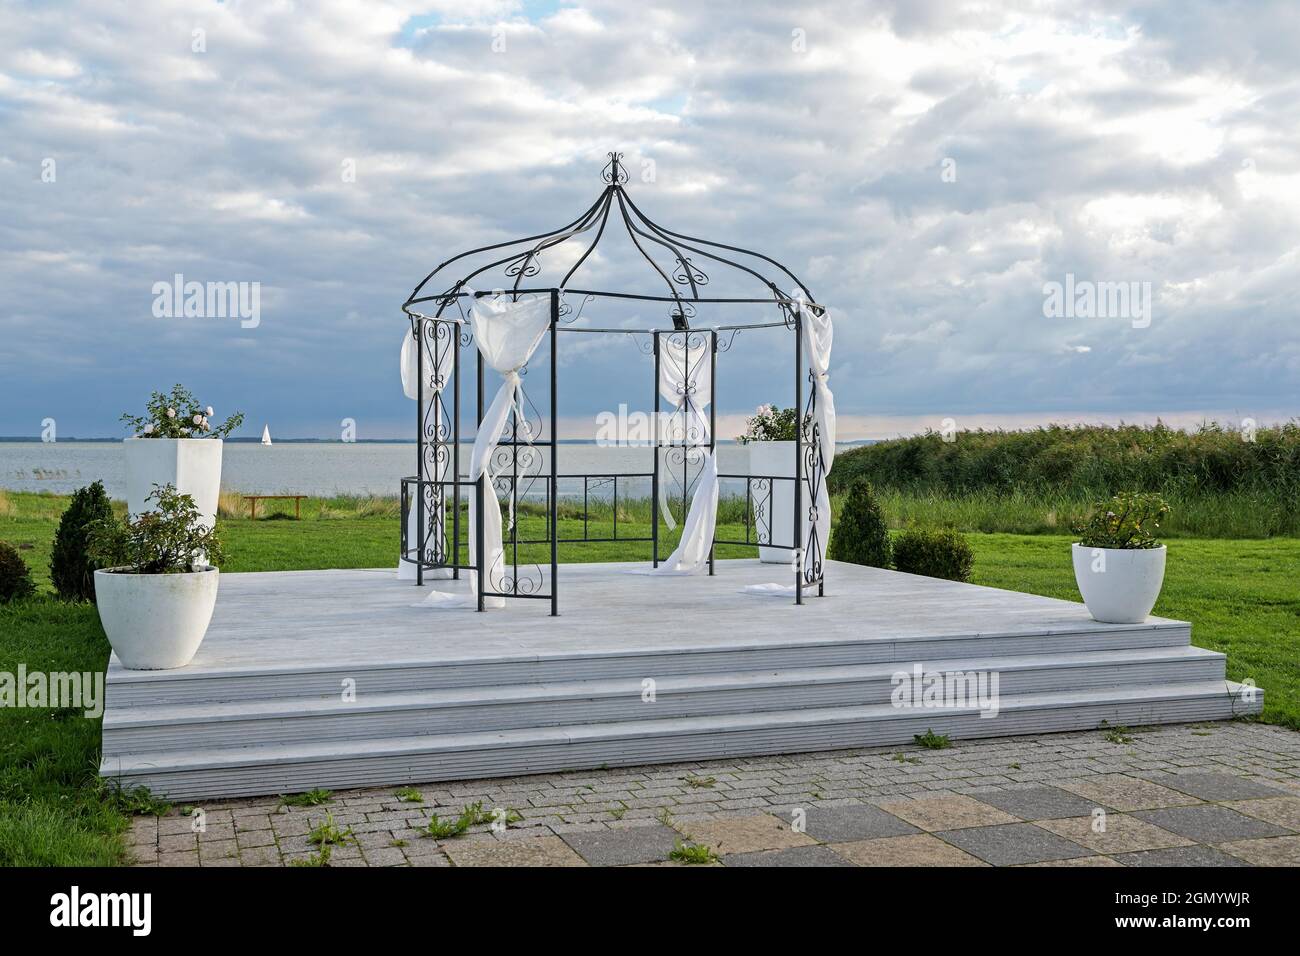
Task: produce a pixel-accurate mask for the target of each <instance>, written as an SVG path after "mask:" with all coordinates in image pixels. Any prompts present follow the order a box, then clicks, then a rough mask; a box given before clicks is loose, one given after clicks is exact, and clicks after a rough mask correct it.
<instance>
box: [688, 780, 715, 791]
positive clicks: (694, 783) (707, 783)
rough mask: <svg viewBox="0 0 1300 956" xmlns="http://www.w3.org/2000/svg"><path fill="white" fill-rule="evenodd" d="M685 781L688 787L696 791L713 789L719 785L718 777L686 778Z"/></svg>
mask: <svg viewBox="0 0 1300 956" xmlns="http://www.w3.org/2000/svg"><path fill="white" fill-rule="evenodd" d="M685 781H686V786H688V787H694V788H696V789H700V788H704V789H708V788H710V787H713V786H714V785H715V784H717V782H718V778H717V777H686V778H685Z"/></svg>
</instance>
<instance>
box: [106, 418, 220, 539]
mask: <svg viewBox="0 0 1300 956" xmlns="http://www.w3.org/2000/svg"><path fill="white" fill-rule="evenodd" d="M221 447H222V443H221V439H219V438H128V439H126V441H124V442H123V443H122V448H123V449H124V451H125V454H126V510H127V511H128V512H129V513H131V514H133V515H138V514H140V513H141V512H142V511H146V510H148V508H149V505H148V504H146V501H145V499H147V498H148V497H149V495H151V494H153V486H154V485H169V484H170V485H175V486H176V490H177V491H178V492H180V493H181V494H183V495H190V496H191V497H192V498H193V499H194V504H195V506H196V507H197V508H198V509H199V515H200V516H201V519H202V521H203V524H204V525H205V526H206V527H208V528H211V527H213V526H214V525H215V524H216V521H217V498H218V496H219V495H220V493H221Z"/></svg>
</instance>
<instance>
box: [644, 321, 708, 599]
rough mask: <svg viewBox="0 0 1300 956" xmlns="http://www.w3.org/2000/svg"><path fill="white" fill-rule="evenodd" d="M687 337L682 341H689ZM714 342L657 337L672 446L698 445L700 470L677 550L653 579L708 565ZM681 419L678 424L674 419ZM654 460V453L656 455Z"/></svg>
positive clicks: (664, 500)
mask: <svg viewBox="0 0 1300 956" xmlns="http://www.w3.org/2000/svg"><path fill="white" fill-rule="evenodd" d="M690 336H691V333H689V332H688V333H686V334H685V335H683V336H681V338H682V339H689V338H690ZM712 348H713V340H712V336H709V335H701V336H700V344H698V345H694V346H692V345H690V344H689V342H688V341H679V340H678V339H677V338H675V337H664V336H661V337H660V345H659V394H660V395H662V396H663V397H664V398H665V399H666V400H667V401H668V402H670V403H671V404H672V406H673V409H674V412H675V414H674V415H673V418H672V423H673V424H672V430H673V431H674V432H680V434H676V435H673V436H670V437H671V438H672V440H673V441H678V440H681V441H684V442H686V443H687V444H689V445H699V446H701V447H700V453H701V454H702V455H703V458H704V461H703V467H702V469H701V471H700V477H699V480H698V481H697V482H696V485H695V494H694V495H692V496H691V506H690V510H689V511H688V512H687V514H686V520H685V523H684V524H683V525H682V537H681V540H680V541H679V542H678V544H677V547H676V549H674V551H673V553H672V554H670V555H669V556H668V557H667V558H666V559H665V560H664V561H662V562H660V564H659V567H657V568H653V569H651V570H650V572H649V573H652V574H694V573H696V572H697V571H699V570H700V569H701V568H703V567H704V565H705V564H706V563H707V562H708V560H709V549H710V547H712V545H713V531H714V527H715V526H716V524H717V519H718V463H717V460H716V458H715V456H714V455H713V453H712V451H710V449H709V448H708V443H709V416H708V408H709V405H710V404H711V403H712V402H713V355H712ZM679 416H680V418H679ZM655 454H659V450H658V449H655ZM667 485H668V482H666V481H662V480H661V481H660V482H659V494H660V503H661V508H662V510H663V513H664V514H665V515H666V520H667V523H668V527H669V528H670V529H671V528H673V527H674V526H675V525H674V522H673V520H672V512H671V510H670V509H669V507H668V497H667V490H666V489H667Z"/></svg>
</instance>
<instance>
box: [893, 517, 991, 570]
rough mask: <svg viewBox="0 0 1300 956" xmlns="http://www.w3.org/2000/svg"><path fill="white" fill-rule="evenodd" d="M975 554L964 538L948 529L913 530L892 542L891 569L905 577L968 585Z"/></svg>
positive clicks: (957, 532)
mask: <svg viewBox="0 0 1300 956" xmlns="http://www.w3.org/2000/svg"><path fill="white" fill-rule="evenodd" d="M974 564H975V553H974V552H973V551H971V547H970V543H969V542H968V541H967V540H966V537H965V535H963V534H961V533H960V532H959V531H954V530H953V529H951V528H943V529H940V530H937V531H932V530H927V529H923V528H913V529H909V530H907V531H904V532H903V533H902V534H900V535H898V536H897V537H896V538H895V539H894V567H895V568H896V569H897V570H899V571H904V572H906V573H908V574H923V575H925V576H926V577H928V578H944V579H946V580H949V581H969V580H970V572H971V567H972V566H973V565H974Z"/></svg>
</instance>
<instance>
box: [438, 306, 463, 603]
mask: <svg viewBox="0 0 1300 956" xmlns="http://www.w3.org/2000/svg"><path fill="white" fill-rule="evenodd" d="M451 330H452V333H453V334H454V335H455V341H454V343H453V345H452V348H453V349H455V352H454V353H453V355H454V356H455V365H454V366H453V368H452V370H451V379H452V395H451V403H452V404H451V407H452V413H451V414H452V425H451V429H452V433H451V506H452V510H451V555H452V557H451V576H452V577H453V578H455V579H456V580H460V326H459V325H453V326H452V327H451ZM442 520H443V526H444V527H445V526H446V517H445V516H444V517H443V519H442ZM444 550H445V549H444Z"/></svg>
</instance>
